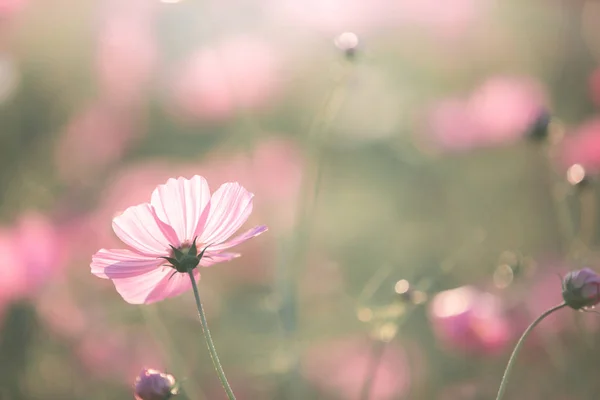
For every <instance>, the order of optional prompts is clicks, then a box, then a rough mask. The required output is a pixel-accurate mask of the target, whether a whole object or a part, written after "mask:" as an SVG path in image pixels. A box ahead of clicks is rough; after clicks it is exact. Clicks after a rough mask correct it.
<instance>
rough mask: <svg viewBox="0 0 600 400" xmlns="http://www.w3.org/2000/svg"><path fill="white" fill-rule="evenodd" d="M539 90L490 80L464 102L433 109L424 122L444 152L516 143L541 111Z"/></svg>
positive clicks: (534, 85)
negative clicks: (426, 121)
mask: <svg viewBox="0 0 600 400" xmlns="http://www.w3.org/2000/svg"><path fill="white" fill-rule="evenodd" d="M544 103H545V100H544V94H543V90H542V88H541V87H540V85H538V84H537V83H536V82H534V81H531V80H527V79H523V78H510V77H493V78H490V79H488V80H487V81H486V82H484V83H483V84H482V85H481V86H480V87H479V88H478V89H477V90H475V91H474V92H473V93H472V94H471V95H470V96H469V97H468V98H467V99H466V100H462V99H451V100H445V101H442V102H440V103H439V104H438V105H437V106H435V107H434V108H433V109H432V111H431V113H430V115H429V121H428V125H429V127H428V130H429V133H430V134H431V135H432V138H433V140H434V142H435V143H436V144H437V145H438V146H440V147H442V148H444V149H446V150H467V149H471V148H474V147H482V146H491V145H498V144H502V143H506V142H512V141H516V140H518V139H519V138H521V137H523V136H524V135H525V134H527V132H528V130H529V129H530V128H531V127H532V125H533V124H534V123H535V121H536V120H537V118H538V117H539V116H540V114H541V113H542V112H543V111H544V109H545V106H544Z"/></svg>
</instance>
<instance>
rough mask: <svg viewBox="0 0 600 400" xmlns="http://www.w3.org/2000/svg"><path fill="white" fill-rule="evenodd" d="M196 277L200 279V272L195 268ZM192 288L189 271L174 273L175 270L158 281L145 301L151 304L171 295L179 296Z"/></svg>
mask: <svg viewBox="0 0 600 400" xmlns="http://www.w3.org/2000/svg"><path fill="white" fill-rule="evenodd" d="M172 271H175V270H172ZM194 277H195V279H196V282H197V281H198V280H199V279H200V272H199V271H198V270H197V269H196V270H194ZM191 288H192V282H191V281H190V277H189V275H188V274H187V273H181V272H176V273H175V274H173V272H170V273H169V274H167V275H166V276H165V277H163V278H162V280H161V281H160V282H158V284H157V285H156V287H155V288H154V289H153V290H152V291H151V292H150V293H149V294H148V296H147V297H146V299H145V301H144V303H146V304H150V303H154V302H157V301H160V300H164V299H166V298H169V297H175V296H179V295H180V294H182V293H183V292H186V291H188V290H190V289H191Z"/></svg>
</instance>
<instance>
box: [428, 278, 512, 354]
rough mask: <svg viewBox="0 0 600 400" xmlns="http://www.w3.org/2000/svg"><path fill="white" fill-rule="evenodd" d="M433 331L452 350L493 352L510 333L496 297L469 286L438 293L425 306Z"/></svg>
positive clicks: (503, 345) (501, 346) (498, 348)
mask: <svg viewBox="0 0 600 400" xmlns="http://www.w3.org/2000/svg"><path fill="white" fill-rule="evenodd" d="M429 319H430V321H431V324H432V327H433V331H434V333H435V335H436V337H437V339H438V340H439V341H440V343H441V344H442V345H444V346H445V347H447V348H448V349H450V350H452V351H459V352H468V353H474V354H494V353H497V352H500V351H503V350H504V349H505V348H506V346H507V345H508V343H509V342H510V340H511V339H512V337H513V333H514V332H513V331H512V329H511V326H510V321H508V319H507V318H506V315H505V313H504V309H503V305H502V303H501V301H500V299H499V298H498V297H496V296H494V295H493V294H491V293H486V292H482V291H480V290H478V289H476V288H474V287H472V286H462V287H459V288H456V289H451V290H446V291H444V292H440V293H438V294H437V295H436V296H435V297H434V298H433V300H432V301H431V305H430V308H429Z"/></svg>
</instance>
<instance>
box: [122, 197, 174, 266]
mask: <svg viewBox="0 0 600 400" xmlns="http://www.w3.org/2000/svg"><path fill="white" fill-rule="evenodd" d="M112 225H113V230H114V231H115V233H116V234H117V236H118V237H119V239H121V240H122V241H123V242H124V243H125V244H127V245H129V246H131V247H133V248H134V249H135V250H137V251H139V252H140V253H142V254H143V255H146V256H155V257H161V256H165V255H168V253H169V251H168V249H169V244H171V241H170V240H169V239H171V240H173V239H174V238H173V234H172V233H170V232H169V229H170V227H169V226H167V225H166V224H164V223H161V221H158V220H157V216H156V213H155V212H154V210H153V208H152V206H150V204H148V203H144V204H140V205H137V206H132V207H129V208H128V209H127V210H125V211H124V212H123V213H122V214H121V215H119V216H117V217H115V218H114V219H113V224H112Z"/></svg>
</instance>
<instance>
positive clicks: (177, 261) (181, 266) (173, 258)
mask: <svg viewBox="0 0 600 400" xmlns="http://www.w3.org/2000/svg"><path fill="white" fill-rule="evenodd" d="M205 250H206V248H204V249H203V250H202V251H201V252H200V254H198V246H197V245H196V239H194V241H193V242H192V243H191V244H189V243H183V244H182V245H181V246H179V247H178V248H176V247H173V246H171V253H170V256H169V257H163V258H164V259H165V260H167V261H168V262H169V263H171V267H173V268H175V269H176V270H177V272H188V271H191V270H193V269H194V268H196V267H197V266H198V264H199V263H200V259H202V256H203V255H204V251H205Z"/></svg>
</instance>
